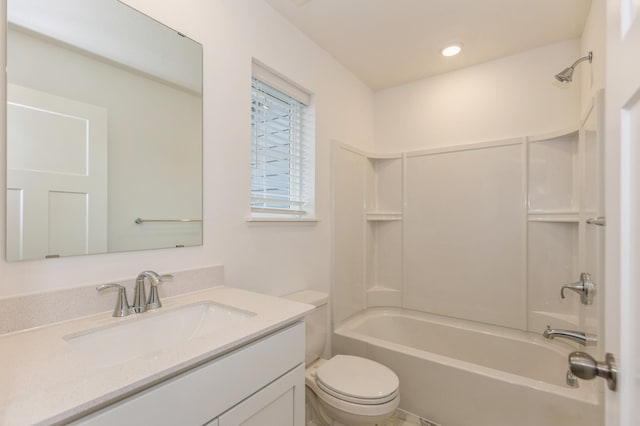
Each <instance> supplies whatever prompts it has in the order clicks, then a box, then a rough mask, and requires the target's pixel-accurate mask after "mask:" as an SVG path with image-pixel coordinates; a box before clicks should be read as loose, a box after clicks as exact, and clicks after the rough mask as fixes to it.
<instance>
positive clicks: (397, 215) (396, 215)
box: [366, 212, 402, 222]
mask: <svg viewBox="0 0 640 426" xmlns="http://www.w3.org/2000/svg"><path fill="white" fill-rule="evenodd" d="M366 218H367V220H368V221H370V222H388V221H394V220H402V212H366Z"/></svg>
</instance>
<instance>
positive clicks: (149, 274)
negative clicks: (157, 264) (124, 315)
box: [131, 271, 173, 314]
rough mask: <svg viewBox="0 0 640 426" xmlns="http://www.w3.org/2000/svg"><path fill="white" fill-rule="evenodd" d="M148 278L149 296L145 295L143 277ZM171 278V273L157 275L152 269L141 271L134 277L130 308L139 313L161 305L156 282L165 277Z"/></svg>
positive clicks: (158, 282)
mask: <svg viewBox="0 0 640 426" xmlns="http://www.w3.org/2000/svg"><path fill="white" fill-rule="evenodd" d="M145 278H148V279H149V282H150V283H151V289H150V291H149V298H148V299H147V297H146V292H145V285H144V279H145ZM170 278H173V275H168V274H167V275H158V273H156V272H154V271H143V272H140V274H138V277H137V278H136V287H135V293H134V296H133V304H132V305H131V310H132V311H133V312H135V313H137V314H141V313H143V312H145V311H147V310H149V309H156V308H160V307H162V303H161V302H160V296H159V295H158V284H160V283H161V282H163V281H164V280H166V279H170Z"/></svg>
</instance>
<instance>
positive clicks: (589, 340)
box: [542, 326, 598, 346]
mask: <svg viewBox="0 0 640 426" xmlns="http://www.w3.org/2000/svg"><path fill="white" fill-rule="evenodd" d="M542 336H544V338H545V339H553V338H555V337H560V338H563V339H569V340H573V341H574V342H578V343H580V344H581V345H582V346H595V345H596V343H598V339H597V337H596V336H594V335H593V334H587V333H583V332H581V331H573V330H559V329H555V328H551V327H549V326H547V329H546V330H545V331H544V333H542Z"/></svg>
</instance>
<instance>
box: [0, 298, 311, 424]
mask: <svg viewBox="0 0 640 426" xmlns="http://www.w3.org/2000/svg"><path fill="white" fill-rule="evenodd" d="M206 301H212V302H215V303H217V304H221V305H226V306H230V307H233V308H236V309H241V310H244V311H249V312H252V313H254V314H255V315H254V316H251V317H249V318H246V319H244V320H242V321H241V322H238V323H235V324H232V325H230V326H228V327H225V328H223V329H218V330H216V331H213V332H211V333H208V334H205V335H202V336H199V337H193V338H190V339H187V340H185V341H183V342H181V343H180V344H178V345H174V346H170V347H167V348H165V349H162V350H159V351H157V352H154V353H150V354H145V356H142V357H140V358H136V359H132V360H128V361H124V362H120V363H115V364H113V363H104V361H100V360H96V359H93V358H91V357H89V356H87V354H86V353H82V352H81V351H78V350H76V349H75V348H73V347H72V346H71V345H70V344H69V343H68V342H67V341H66V340H65V339H64V337H65V336H67V337H68V336H70V335H77V334H78V333H82V332H83V331H86V330H94V329H97V328H101V327H109V326H111V325H113V324H118V325H120V324H126V323H127V322H129V321H141V320H144V318H146V317H145V316H149V315H161V314H162V313H163V312H168V311H169V310H172V309H177V308H179V307H181V306H184V305H189V304H194V303H198V302H206ZM312 308H313V307H312V306H310V305H306V304H302V303H297V302H292V301H290V300H285V299H281V298H277V297H272V296H266V295H262V294H258V293H253V292H249V291H244V290H239V289H234V288H228V287H216V288H212V289H207V290H202V291H198V292H194V293H189V294H185V295H181V296H176V297H172V298H167V299H166V300H163V307H162V308H160V309H157V310H154V311H149V312H146V313H143V314H137V315H129V316H128V317H125V318H114V317H112V316H111V312H108V313H102V314H98V315H92V316H89V317H84V318H80V319H76V320H72V321H66V322H62V323H56V324H51V325H47V326H44V327H39V328H33V329H29V330H24V331H20V332H16V333H11V334H5V335H3V336H0V424H7V425H23V424H24V425H27V424H28V425H31V424H52V423H58V422H64V421H65V419H69V418H73V417H75V416H78V415H80V414H84V413H89V412H91V411H92V410H94V409H96V408H99V407H101V406H103V405H105V404H108V403H110V402H115V401H117V400H119V399H122V398H124V397H126V396H129V395H131V394H133V393H136V392H138V391H140V390H142V389H144V388H146V387H148V386H150V385H153V384H156V383H158V382H160V381H162V380H164V379H166V378H168V377H171V376H174V375H176V374H179V373H181V372H183V371H185V370H188V369H189V368H190V367H192V366H194V365H197V364H199V363H202V362H204V361H208V360H211V359H213V358H215V357H217V356H220V355H221V354H223V353H226V352H229V351H231V350H233V349H236V348H238V347H240V346H242V345H244V344H246V343H248V342H250V341H253V340H255V339H257V338H259V337H261V336H265V335H267V334H269V333H271V332H273V331H275V330H278V329H280V328H282V327H284V326H285V325H287V324H291V323H293V322H295V321H296V320H299V319H301V318H302V317H303V316H304V315H305V314H306V313H307V312H309V311H310V310H311V309H312ZM122 344H123V345H131V344H134V345H135V344H136V342H135V341H134V342H130V341H127V342H122ZM116 350H117V349H116ZM108 364H112V365H108Z"/></svg>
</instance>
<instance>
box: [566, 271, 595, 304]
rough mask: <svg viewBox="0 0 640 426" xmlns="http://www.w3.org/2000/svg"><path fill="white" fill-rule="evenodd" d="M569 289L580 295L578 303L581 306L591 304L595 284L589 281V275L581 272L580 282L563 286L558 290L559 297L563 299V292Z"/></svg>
mask: <svg viewBox="0 0 640 426" xmlns="http://www.w3.org/2000/svg"><path fill="white" fill-rule="evenodd" d="M565 289H569V290H572V291H575V292H576V293H578V294H579V295H580V302H582V304H583V305H591V304H592V303H593V294H594V293H595V284H594V282H593V281H591V274H588V273H586V272H583V273H581V274H580V281H578V282H577V283H573V284H565V285H563V286H562V288H561V289H560V297H561V298H562V299H564V290H565Z"/></svg>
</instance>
